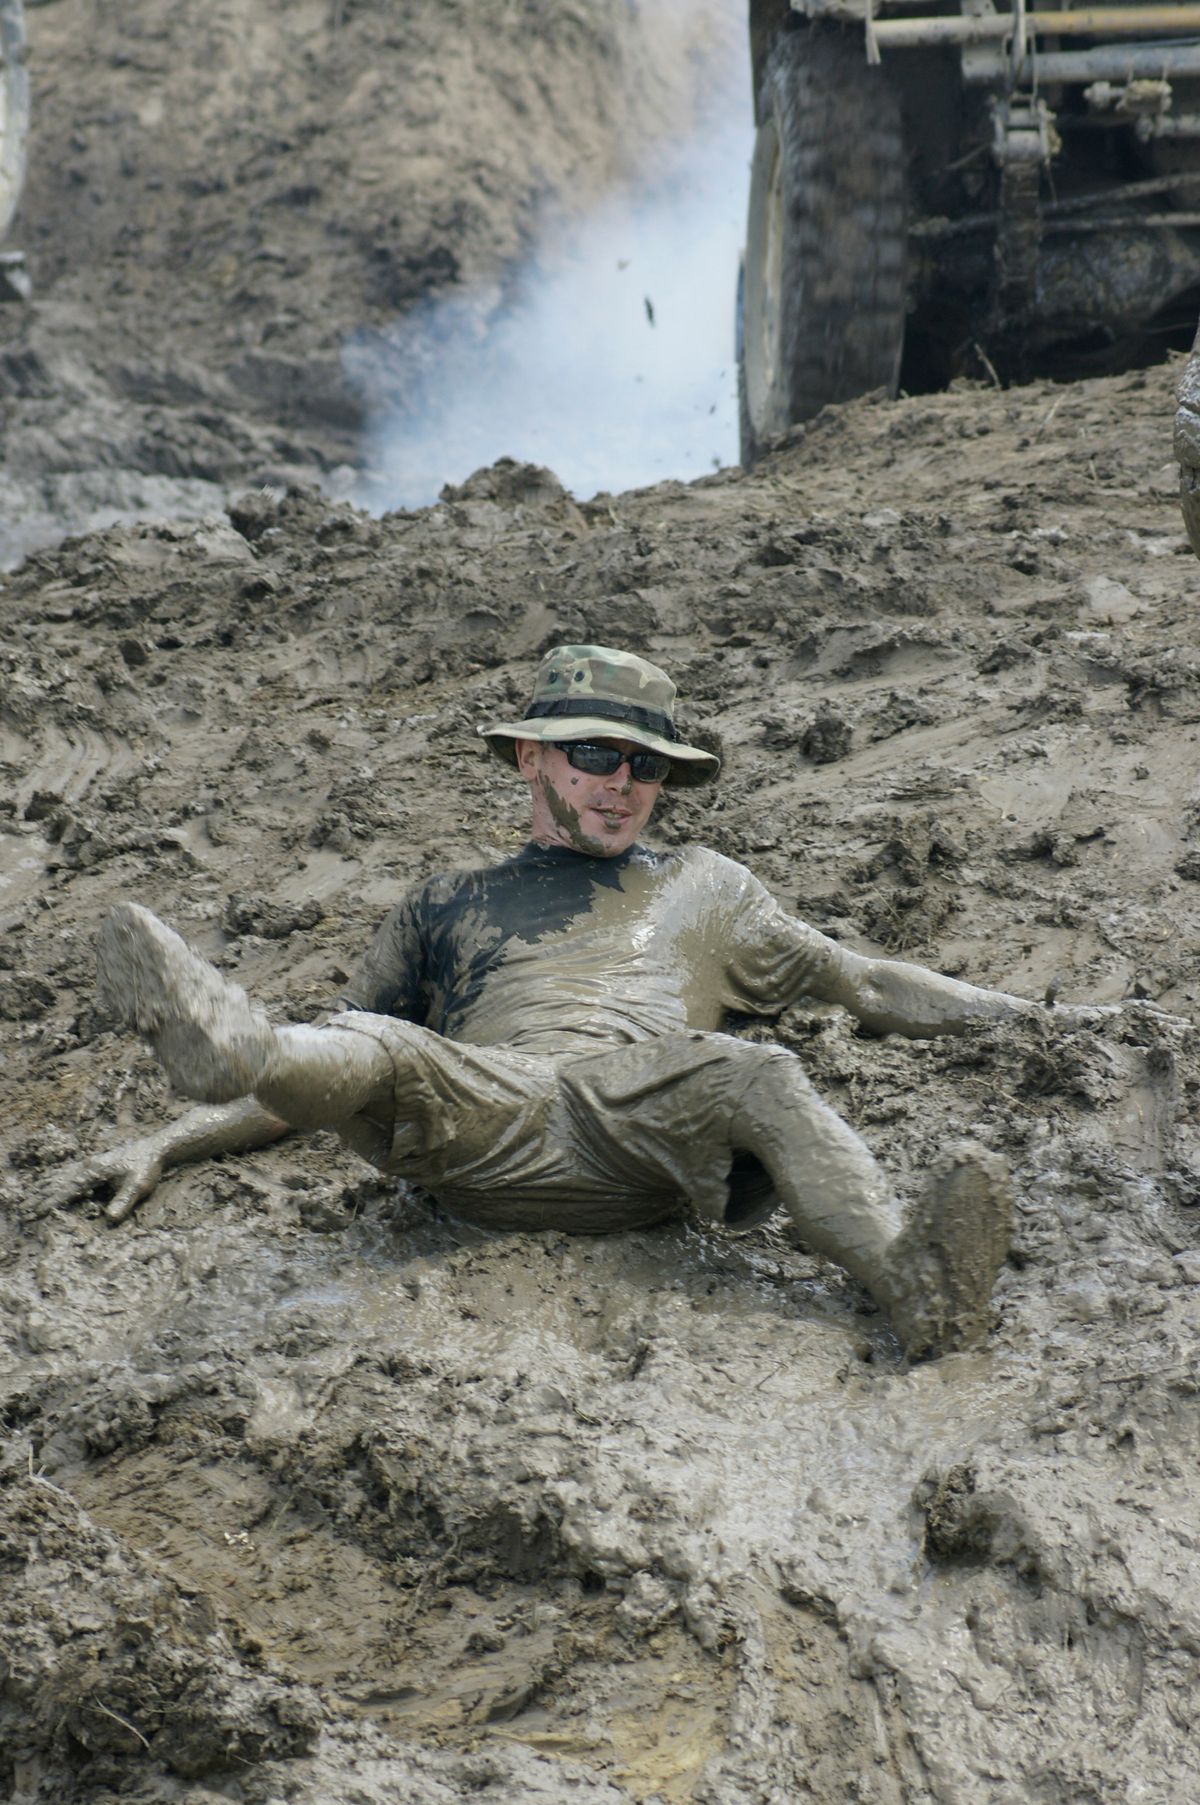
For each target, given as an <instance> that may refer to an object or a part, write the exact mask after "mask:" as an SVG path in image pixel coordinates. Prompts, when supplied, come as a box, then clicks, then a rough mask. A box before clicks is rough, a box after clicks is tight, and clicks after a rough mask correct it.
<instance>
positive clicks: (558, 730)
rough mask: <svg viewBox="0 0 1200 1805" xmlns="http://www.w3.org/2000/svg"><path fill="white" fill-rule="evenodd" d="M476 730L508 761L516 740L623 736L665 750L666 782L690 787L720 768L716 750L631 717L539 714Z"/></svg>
mask: <svg viewBox="0 0 1200 1805" xmlns="http://www.w3.org/2000/svg"><path fill="white" fill-rule="evenodd" d="M475 731H476V733H478V734H479V735H480V736H481V738H483V739H485V740H486V741H487V743H488V749H489V751H491V752H494V753H495V755H496V757H497V758H502V759H503V760H504V762H505V764H508V765H515V764H516V762H517V741H518V740H544V741H548V742H549V743H550V744H559V745H561V744H562V743H563V742H564V741H567V740H611V739H622V740H632V741H633V743H634V745H635V746H645V748H646V750H647V751H648V752H662V753H665V755H666V756H667V757H668V758H669V759H670V761H671V769H670V771H669V772H668V773H667V775H666V777H665V778H664V779H663V782H664V783H667V784H674V785H676V786H679V787H685V788H690V787H692V786H693V785H695V784H700V783H711V782H712V781H713V779H714V778H715V777H716V775H717V773H718V771H719V770H720V769H721V761H720V759H719V758H718V757H717V755H716V753H715V752H705V751H704V750H703V749H702V748H701V747H700V746H687V745H684V744H683V742H682V741H680V740H669V739H665V738H664V737H663V736H662V734H658V733H652V732H651V731H650V729H649V728H647V727H640V726H635V725H634V724H633V722H632V721H611V720H607V721H606V720H603V719H602V718H601V717H600V716H599V715H582V714H579V715H558V716H554V717H550V718H547V717H545V716H540V717H538V718H537V719H535V720H532V721H487V722H485V723H484V725H483V726H482V727H477V728H476V729H475Z"/></svg>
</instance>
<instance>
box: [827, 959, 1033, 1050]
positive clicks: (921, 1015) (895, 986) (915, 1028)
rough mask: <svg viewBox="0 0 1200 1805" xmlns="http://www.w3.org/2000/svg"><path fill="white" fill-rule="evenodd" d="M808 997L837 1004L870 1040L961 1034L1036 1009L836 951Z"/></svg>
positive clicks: (918, 969) (917, 969) (936, 975)
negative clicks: (867, 1030)
mask: <svg viewBox="0 0 1200 1805" xmlns="http://www.w3.org/2000/svg"><path fill="white" fill-rule="evenodd" d="M812 988H813V991H814V993H815V994H816V995H818V996H819V997H820V998H821V1000H822V1001H823V1002H827V1003H840V1004H841V1005H842V1007H843V1008H844V1009H848V1010H849V1011H850V1013H851V1015H853V1016H855V1017H856V1018H857V1019H858V1020H859V1021H860V1022H861V1023H862V1024H863V1026H864V1028H870V1029H871V1031H872V1032H873V1033H875V1034H909V1035H912V1036H913V1037H914V1038H917V1039H920V1038H925V1037H927V1036H930V1035H934V1034H961V1033H962V1031H963V1029H964V1028H967V1027H970V1026H971V1025H972V1024H973V1023H975V1022H997V1021H1004V1020H1006V1019H1007V1018H1010V1017H1012V1016H1015V1015H1030V1014H1033V1013H1035V1012H1037V1011H1038V1010H1039V1009H1040V1008H1041V1005H1040V1004H1037V1003H1030V1002H1027V1001H1026V1000H1025V999H1024V998H1023V997H1015V996H1010V995H1009V994H1008V993H1007V991H1003V990H982V989H980V988H979V987H978V986H977V985H975V984H963V983H960V982H959V980H958V979H957V978H947V977H944V976H943V975H942V973H941V972H936V971H927V970H926V968H925V967H924V966H922V965H909V964H908V963H907V962H906V961H904V960H902V959H869V958H867V957H865V956H864V955H863V954H862V953H855V952H851V951H850V950H849V948H848V947H844V946H839V947H838V948H837V955H836V957H834V958H831V959H830V960H828V962H827V963H826V964H825V967H824V969H823V970H822V971H821V972H820V974H819V977H818V979H817V981H816V983H814V984H813V986H812Z"/></svg>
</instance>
